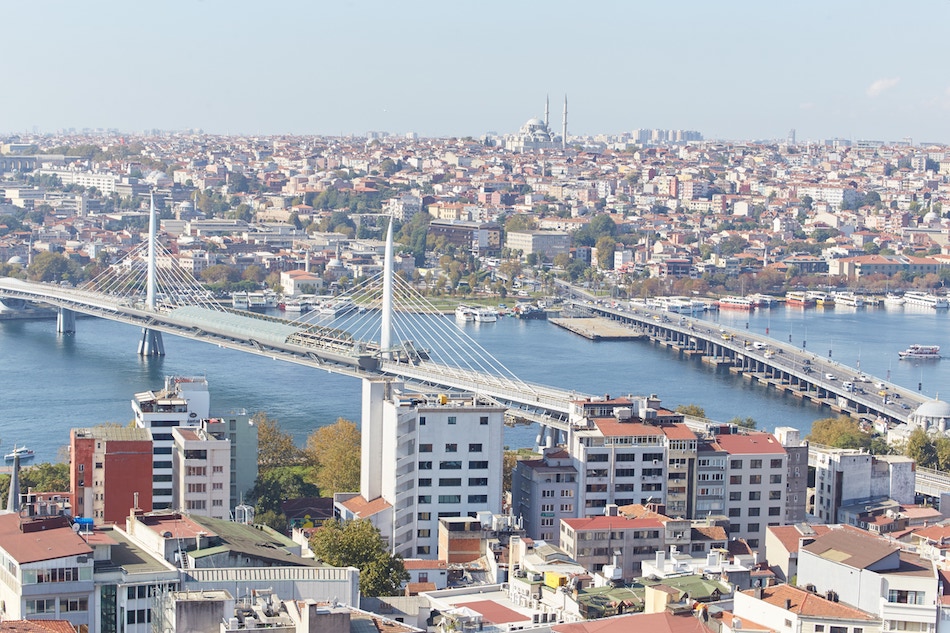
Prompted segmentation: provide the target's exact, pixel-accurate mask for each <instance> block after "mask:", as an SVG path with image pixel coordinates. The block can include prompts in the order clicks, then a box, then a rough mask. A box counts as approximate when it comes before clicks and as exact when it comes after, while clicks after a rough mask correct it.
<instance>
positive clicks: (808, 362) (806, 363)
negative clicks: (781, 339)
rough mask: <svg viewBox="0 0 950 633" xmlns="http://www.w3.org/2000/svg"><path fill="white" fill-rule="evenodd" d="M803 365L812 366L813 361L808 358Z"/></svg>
mask: <svg viewBox="0 0 950 633" xmlns="http://www.w3.org/2000/svg"><path fill="white" fill-rule="evenodd" d="M802 365H811V359H810V358H806V359H805V360H803V361H802Z"/></svg>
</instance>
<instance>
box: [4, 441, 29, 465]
mask: <svg viewBox="0 0 950 633" xmlns="http://www.w3.org/2000/svg"><path fill="white" fill-rule="evenodd" d="M17 457H19V458H20V461H21V462H24V461H26V460H28V459H33V457H35V455H34V453H33V449H30V448H27V447H25V446H17V445H16V444H14V445H13V450H12V451H10V452H9V453H7V454H6V455H4V456H3V459H4V460H6V461H8V462H12V461H13V460H15V459H16V458H17Z"/></svg>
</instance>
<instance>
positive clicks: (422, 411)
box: [336, 379, 505, 558]
mask: <svg viewBox="0 0 950 633" xmlns="http://www.w3.org/2000/svg"><path fill="white" fill-rule="evenodd" d="M504 414H505V408H504V407H501V406H498V405H496V404H491V403H489V402H486V401H484V400H482V399H481V398H479V397H478V396H475V395H473V394H459V393H451V394H446V393H432V394H426V393H416V392H412V391H408V390H406V389H405V388H404V385H403V384H402V383H401V382H398V381H392V380H389V379H365V380H364V381H363V421H362V450H361V471H360V479H361V480H360V493H359V494H358V495H356V494H343V495H337V497H336V504H337V509H338V511H339V512H340V514H341V516H342V517H343V518H355V517H361V518H369V519H370V520H371V521H372V522H373V523H374V525H376V527H378V528H380V531H381V532H382V534H383V537H384V538H385V539H386V540H387V541H388V542H389V544H390V547H391V549H392V551H393V552H395V553H397V554H401V555H402V556H403V557H407V558H409V557H434V556H435V555H436V553H437V551H438V526H439V523H438V520H439V519H440V518H444V517H467V516H472V517H473V516H476V514H477V513H478V512H481V511H486V510H487V511H489V512H492V513H493V514H500V513H501V497H502V481H501V473H502V457H503V452H504V446H503V439H502V429H503V427H504V424H503V421H504Z"/></svg>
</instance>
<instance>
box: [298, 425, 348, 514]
mask: <svg viewBox="0 0 950 633" xmlns="http://www.w3.org/2000/svg"><path fill="white" fill-rule="evenodd" d="M304 454H305V455H306V457H307V461H308V462H309V463H310V465H311V467H312V468H314V469H315V470H316V483H317V486H318V487H319V488H320V495H321V496H323V497H332V496H333V495H334V494H335V493H337V492H354V491H357V490H359V488H360V431H359V429H358V428H357V427H356V423H355V422H351V421H350V420H345V419H343V418H339V419H338V420H337V421H336V422H335V423H334V424H331V425H329V426H323V427H320V428H319V429H317V430H315V431H314V432H313V433H311V434H310V436H309V437H308V438H307V446H306V448H304Z"/></svg>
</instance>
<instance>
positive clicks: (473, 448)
mask: <svg viewBox="0 0 950 633" xmlns="http://www.w3.org/2000/svg"><path fill="white" fill-rule="evenodd" d="M468 452H469V453H481V452H482V445H481V444H469V445H468Z"/></svg>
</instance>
